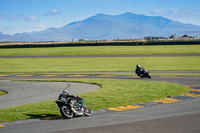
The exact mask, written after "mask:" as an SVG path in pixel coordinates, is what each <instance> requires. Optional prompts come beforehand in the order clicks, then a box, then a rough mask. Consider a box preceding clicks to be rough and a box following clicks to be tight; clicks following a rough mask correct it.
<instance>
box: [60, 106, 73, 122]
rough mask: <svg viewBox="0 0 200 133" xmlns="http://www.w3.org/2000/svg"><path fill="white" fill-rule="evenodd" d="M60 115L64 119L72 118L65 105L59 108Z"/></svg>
mask: <svg viewBox="0 0 200 133" xmlns="http://www.w3.org/2000/svg"><path fill="white" fill-rule="evenodd" d="M60 113H61V115H62V116H63V117H64V118H65V119H71V118H72V117H73V116H74V112H73V111H72V110H70V109H69V108H68V107H67V106H65V105H64V106H62V107H60Z"/></svg>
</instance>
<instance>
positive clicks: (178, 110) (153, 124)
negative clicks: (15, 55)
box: [0, 54, 200, 133]
mask: <svg viewBox="0 0 200 133" xmlns="http://www.w3.org/2000/svg"><path fill="white" fill-rule="evenodd" d="M118 56H119V57H120V55H118ZM142 56H143V55H142ZM152 56H154V55H152ZM156 56H159V55H156ZM168 56H170V57H173V55H168ZM182 56H183V55H182ZM184 56H186V55H184ZM188 56H199V54H195V55H188ZM145 57H146V56H145ZM25 58H26V57H25ZM59 58H60V57H59ZM63 58H64V57H63ZM70 58H72V57H70ZM157 72H158V71H150V73H157ZM179 72H181V73H200V70H196V71H173V73H179ZM108 73H109V74H105V73H104V74H101V73H99V74H81V73H80V74H62V75H60V74H41V75H40V74H33V75H32V74H14V75H9V74H2V75H0V79H6V80H0V90H2V89H5V88H7V90H6V91H8V94H7V95H3V96H1V97H0V103H1V104H0V107H1V105H3V104H2V100H5V102H6V100H8V102H9V103H11V102H10V101H9V99H6V97H7V96H9V95H11V97H13V98H15V100H16V102H14V103H13V104H11V105H9V104H7V106H5V105H4V106H2V107H1V108H4V107H9V106H14V105H16V104H17V103H18V104H19V105H20V102H19V101H17V99H18V98H20V99H19V100H21V103H22V104H24V102H25V101H27V103H29V102H30V101H32V102H38V101H37V100H39V99H40V100H41V101H43V100H48V99H55V98H57V96H58V94H59V93H60V92H61V91H62V90H63V89H65V88H66V86H67V84H68V83H65V82H59V83H58V82H45V83H42V82H25V81H10V79H19V80H21V79H22V80H23V79H59V78H60V79H65V78H111V79H122V80H123V79H130V80H148V81H166V82H172V83H179V84H183V85H188V86H190V87H191V92H189V93H187V94H185V95H181V96H176V97H170V98H166V99H163V100H159V99H158V100H157V101H152V102H148V103H142V104H138V105H128V106H126V107H118V108H109V109H102V110H98V111H93V115H92V116H91V117H78V118H74V119H70V120H65V119H62V118H55V119H50V120H48V119H43V120H41V119H29V120H25V121H18V122H5V123H0V125H1V126H2V127H0V132H2V133H4V132H5V133H11V132H16V133H19V132H58V133H65V132H70V133H73V132H74V133H75V132H76V133H80V132H87V133H94V132H96V133H100V132H110V133H118V132H120V133H121V132H137V133H169V132H171V133H179V132H184V133H198V132H200V127H199V124H200V97H199V96H200V77H198V76H177V77H174V76H152V79H140V78H139V77H137V76H135V74H134V72H131V73H133V75H110V73H111V72H108ZM159 73H168V71H160V72H159ZM170 73H171V72H170ZM70 85H71V86H70V87H71V88H69V91H71V93H72V94H77V93H80V90H82V92H81V93H83V92H88V91H93V90H96V89H99V88H100V87H99V86H97V85H90V84H85V83H71V82H70ZM26 88H30V90H26ZM36 88H44V90H43V89H42V90H39V89H38V90H35V91H33V90H34V89H36ZM74 88H77V89H74ZM15 89H16V90H15ZM18 90H19V91H18ZM25 90H26V91H25ZM47 90H48V91H47ZM74 90H76V91H74ZM9 91H10V93H9ZM22 92H23V93H22ZM24 92H25V93H27V95H24ZM45 94H46V95H47V96H48V98H47V99H45V98H46V97H43V96H44V95H45ZM37 96H38V97H37ZM52 96H53V97H52ZM2 97H3V98H2ZM4 97H5V98H4ZM27 97H30V99H27ZM1 98H2V99H1ZM15 100H13V101H15ZM29 100H30V101H29ZM34 100H36V101H34Z"/></svg>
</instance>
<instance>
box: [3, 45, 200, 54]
mask: <svg viewBox="0 0 200 133" xmlns="http://www.w3.org/2000/svg"><path fill="white" fill-rule="evenodd" d="M182 53H200V45H164V46H163V45H162V46H159V45H156V46H93V47H92V46H84V47H52V48H8V49H6V48H5V49H0V56H44V55H113V54H182Z"/></svg>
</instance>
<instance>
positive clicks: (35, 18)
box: [24, 16, 38, 21]
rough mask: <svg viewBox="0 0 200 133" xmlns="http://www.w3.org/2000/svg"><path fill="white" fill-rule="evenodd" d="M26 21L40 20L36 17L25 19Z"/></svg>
mask: <svg viewBox="0 0 200 133" xmlns="http://www.w3.org/2000/svg"><path fill="white" fill-rule="evenodd" d="M24 20H25V21H36V20H38V18H37V17H36V16H30V17H24Z"/></svg>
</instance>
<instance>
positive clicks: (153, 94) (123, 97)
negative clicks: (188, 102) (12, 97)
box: [0, 79, 189, 122]
mask: <svg viewBox="0 0 200 133" xmlns="http://www.w3.org/2000/svg"><path fill="white" fill-rule="evenodd" d="M35 81H62V82H63V81H67V82H68V81H71V82H72V81H73V82H86V83H93V84H98V85H101V87H102V88H101V89H99V90H96V91H92V92H88V93H84V94H80V96H81V97H82V98H83V99H84V101H85V104H86V105H87V106H88V107H89V108H90V109H91V110H98V109H107V108H110V107H118V106H126V105H132V104H139V103H145V102H148V101H154V100H158V99H163V98H166V97H173V96H176V95H180V94H184V93H186V92H188V91H189V88H188V87H186V86H183V85H180V84H175V83H167V82H152V81H151V82H150V81H134V80H120V79H62V80H61V79H57V80H35ZM59 114H60V113H59V108H58V107H57V105H56V104H55V100H51V101H46V102H39V103H34V104H28V105H21V106H16V107H9V108H4V109H0V122H5V121H16V120H25V119H31V118H41V117H44V116H55V115H59Z"/></svg>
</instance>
